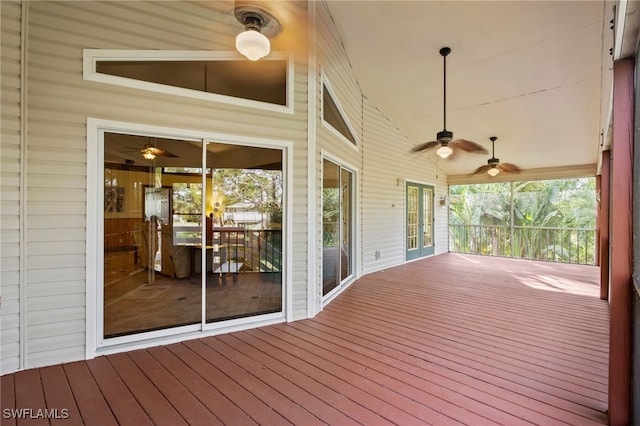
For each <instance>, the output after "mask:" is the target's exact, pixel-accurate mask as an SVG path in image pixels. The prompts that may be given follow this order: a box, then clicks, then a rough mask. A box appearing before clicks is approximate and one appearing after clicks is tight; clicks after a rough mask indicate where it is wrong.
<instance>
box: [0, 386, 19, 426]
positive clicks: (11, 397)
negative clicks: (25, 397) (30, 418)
mask: <svg viewBox="0 0 640 426" xmlns="http://www.w3.org/2000/svg"><path fill="white" fill-rule="evenodd" d="M15 377H16V376H15V374H6V375H4V376H2V377H0V407H2V409H3V410H7V409H8V410H10V409H13V408H16V395H15V386H14V385H15ZM1 423H2V425H3V426H14V425H15V424H16V419H15V418H14V417H11V416H7V417H5V416H4V415H3V416H2V422H1Z"/></svg>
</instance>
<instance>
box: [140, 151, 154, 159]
mask: <svg viewBox="0 0 640 426" xmlns="http://www.w3.org/2000/svg"><path fill="white" fill-rule="evenodd" d="M142 156H143V157H144V159H145V160H154V159H155V158H156V155H155V154H154V153H153V152H151V151H147V150H144V149H143V150H142Z"/></svg>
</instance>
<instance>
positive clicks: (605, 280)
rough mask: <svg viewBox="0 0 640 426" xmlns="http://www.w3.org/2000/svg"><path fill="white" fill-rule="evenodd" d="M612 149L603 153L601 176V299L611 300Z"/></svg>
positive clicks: (599, 215)
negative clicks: (610, 215) (610, 222)
mask: <svg viewBox="0 0 640 426" xmlns="http://www.w3.org/2000/svg"><path fill="white" fill-rule="evenodd" d="M610 173H611V151H604V152H603V153H602V175H601V176H600V209H599V210H600V211H599V214H598V228H599V231H600V239H599V240H598V241H599V246H598V248H599V250H598V252H599V253H600V299H602V300H609V211H610V209H611V195H610V194H611V175H610Z"/></svg>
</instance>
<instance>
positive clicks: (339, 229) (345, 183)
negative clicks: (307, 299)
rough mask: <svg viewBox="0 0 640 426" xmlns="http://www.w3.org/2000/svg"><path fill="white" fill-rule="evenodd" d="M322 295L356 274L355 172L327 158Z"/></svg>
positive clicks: (323, 219)
mask: <svg viewBox="0 0 640 426" xmlns="http://www.w3.org/2000/svg"><path fill="white" fill-rule="evenodd" d="M322 170H323V171H322V295H323V296H326V295H328V294H329V293H331V292H332V291H333V290H335V289H336V288H337V287H339V285H340V284H341V283H342V282H344V281H345V280H346V279H347V278H349V277H351V276H352V274H353V269H352V268H353V262H352V259H353V254H352V250H353V244H352V239H353V237H352V231H353V226H352V218H353V203H352V198H353V173H352V172H351V171H349V170H347V169H345V168H343V167H341V166H339V165H338V164H336V163H333V162H331V161H329V160H327V159H325V160H323V169H322Z"/></svg>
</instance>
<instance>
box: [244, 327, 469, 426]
mask: <svg viewBox="0 0 640 426" xmlns="http://www.w3.org/2000/svg"><path fill="white" fill-rule="evenodd" d="M235 337H237V338H239V339H241V340H244V341H245V342H247V343H249V344H251V345H252V346H253V347H254V348H256V350H259V351H263V352H267V353H270V354H271V355H272V356H275V357H281V358H282V359H283V360H286V361H285V362H286V363H287V364H288V365H290V366H292V367H294V368H296V369H298V370H299V371H301V372H304V373H305V374H307V375H309V376H310V377H313V378H315V379H316V380H318V381H320V382H322V383H324V384H325V385H326V386H328V387H331V388H333V389H334V390H336V391H338V392H340V393H341V394H342V395H344V396H345V397H347V398H349V399H351V400H352V401H354V402H356V403H358V404H360V405H362V406H364V407H374V408H375V411H376V412H377V413H378V414H379V415H380V416H382V417H384V418H385V419H386V420H387V421H388V422H397V423H399V424H414V423H416V422H424V423H430V424H436V425H444V424H457V423H458V422H456V421H455V420H454V419H453V418H451V417H448V416H447V415H444V414H442V413H441V412H439V411H438V410H436V409H434V408H433V407H429V406H426V405H422V404H420V403H418V402H416V401H413V400H412V399H410V398H408V397H407V396H405V395H401V394H397V393H395V392H393V391H391V390H389V389H388V388H386V387H384V386H382V385H380V384H378V383H376V382H374V381H373V380H370V379H368V378H367V377H365V376H360V375H358V374H356V373H354V372H351V371H348V370H346V369H344V368H341V367H340V366H339V365H336V364H335V363H334V362H331V361H328V360H325V359H323V358H320V357H318V356H316V355H315V354H314V353H313V352H309V351H306V350H304V349H301V348H298V347H296V346H294V345H291V344H289V343H288V342H286V341H284V340H282V339H281V338H280V337H278V338H275V339H274V338H273V336H271V335H270V334H265V333H264V332H263V331H262V330H259V329H256V330H249V331H246V332H242V333H238V334H237V335H236V336H235ZM276 345H277V347H276Z"/></svg>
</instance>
